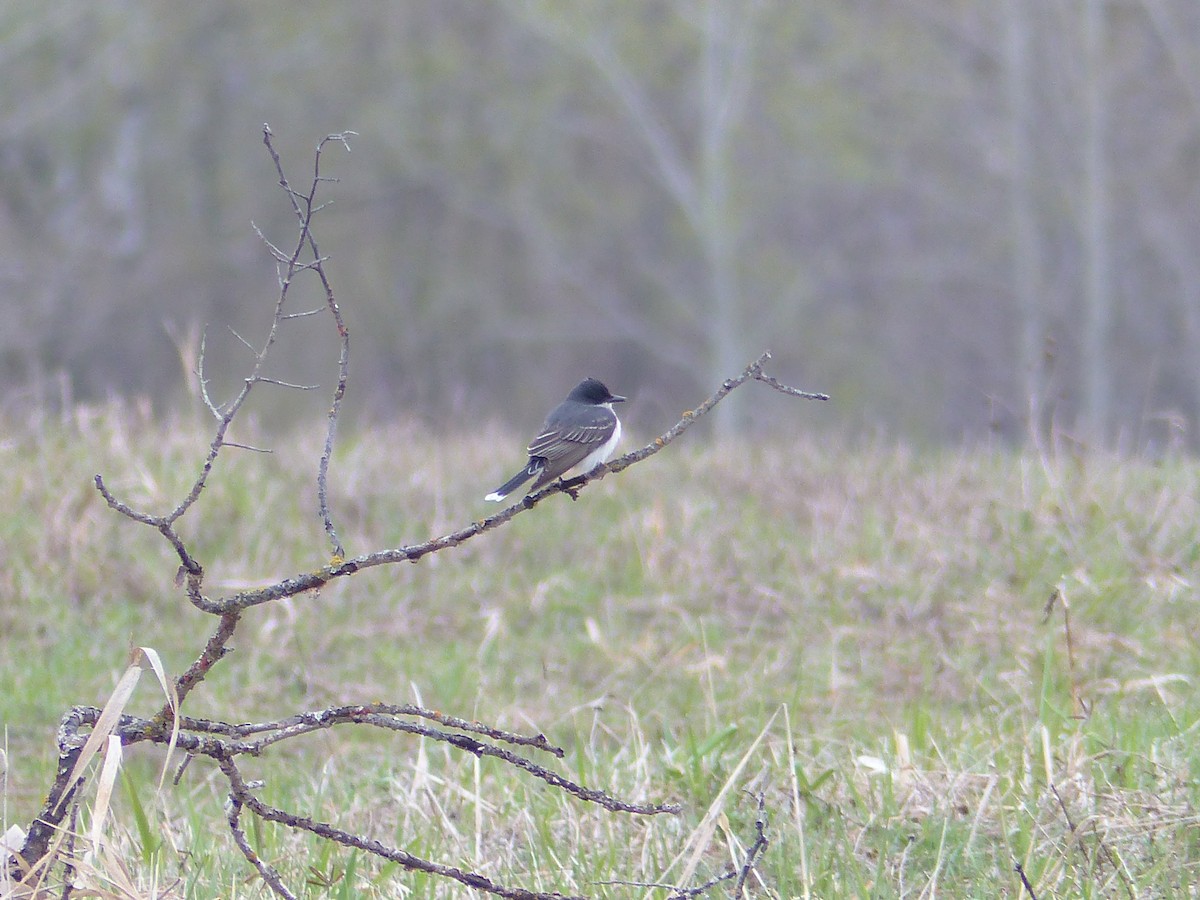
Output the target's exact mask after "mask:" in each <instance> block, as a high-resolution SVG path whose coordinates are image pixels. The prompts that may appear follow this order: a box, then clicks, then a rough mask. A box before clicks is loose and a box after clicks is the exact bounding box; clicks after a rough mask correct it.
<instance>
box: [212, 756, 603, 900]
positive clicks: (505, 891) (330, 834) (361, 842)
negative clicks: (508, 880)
mask: <svg viewBox="0 0 1200 900" xmlns="http://www.w3.org/2000/svg"><path fill="white" fill-rule="evenodd" d="M218 764H219V765H220V767H221V771H222V773H224V775H225V777H226V778H228V779H229V786H230V794H231V796H232V797H233V798H234V799H235V801H236V802H239V803H241V804H244V805H245V806H246V807H247V808H249V809H250V810H251V811H252V812H253V813H254V814H255V815H256V816H258V817H259V818H260V819H266V820H267V821H268V822H278V823H279V824H281V825H286V826H288V827H290V828H299V829H301V830H303V831H308V832H310V833H312V834H315V835H317V836H318V837H322V838H325V839H326V840H329V841H333V842H334V843H337V844H341V845H342V846H344V847H355V848H357V849H359V850H362V851H364V852H366V853H371V854H373V855H375V856H379V857H382V858H383V859H387V860H390V861H391V862H394V863H397V864H398V865H401V866H403V867H404V868H406V869H412V870H414V871H418V872H425V873H427V874H429V875H437V876H440V877H442V878H449V879H452V880H454V881H457V882H459V883H460V884H463V885H466V886H467V887H469V888H474V889H475V890H479V891H486V892H487V893H489V894H493V895H495V896H497V897H506V898H510V900H582V898H574V897H568V896H567V895H564V894H559V893H544V892H542V891H527V890H524V889H522V888H510V887H506V886H504V885H501V884H497V883H496V882H494V881H492V880H491V879H489V878H486V877H485V876H483V875H480V874H479V873H477V872H468V871H465V870H464V869H459V868H457V867H455V866H447V865H443V864H442V863H435V862H433V861H432V860H428V859H423V858H422V857H420V856H414V855H413V854H411V853H409V852H407V851H405V850H401V849H399V848H398V847H388V846H387V845H385V844H382V843H380V842H379V841H375V840H371V839H368V838H364V837H361V836H359V835H357V834H351V833H350V832H348V831H343V830H342V829H340V828H336V827H334V826H333V825H330V824H328V823H326V822H318V821H317V820H316V819H310V818H309V817H307V816H297V815H293V814H292V813H288V812H284V811H283V810H281V809H276V808H275V807H273V806H269V805H268V804H266V803H263V802H262V801H261V800H259V799H258V798H257V797H256V796H255V795H254V794H253V793H252V792H251V791H250V789H249V787H248V786H247V785H246V782H245V781H244V780H243V779H242V774H241V772H240V771H238V768H237V766H236V765H235V764H234V762H233V760H232V759H223V760H219V761H218ZM251 852H253V851H251ZM260 871H261V869H260ZM273 887H274V886H273ZM277 893H278V891H277ZM281 896H284V895H283V894H281ZM288 896H290V895H288Z"/></svg>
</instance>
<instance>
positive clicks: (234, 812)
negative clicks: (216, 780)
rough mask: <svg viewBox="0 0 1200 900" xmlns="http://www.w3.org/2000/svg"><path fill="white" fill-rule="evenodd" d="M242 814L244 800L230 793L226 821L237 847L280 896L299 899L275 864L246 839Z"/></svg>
mask: <svg viewBox="0 0 1200 900" xmlns="http://www.w3.org/2000/svg"><path fill="white" fill-rule="evenodd" d="M241 815H242V801H241V800H239V799H238V797H237V796H236V795H234V794H230V795H229V812H228V815H227V816H226V821H227V822H228V823H229V830H230V831H231V832H232V833H233V842H234V843H235V844H237V848H238V849H239V850H241V851H242V856H244V857H246V859H248V860H249V861H250V864H251V865H253V866H254V868H256V869H258V874H259V875H261V876H262V879H263V881H265V882H266V883H267V886H268V887H270V888H271V890H273V891H274V892H275V893H276V894H278V895H279V896H280V897H286V898H287V900H297V898H296V895H295V894H293V893H292V892H291V891H289V890H288V889H287V888H286V887H285V886H284V883H283V878H282V877H281V876H280V874H279V872H278V870H276V869H275V867H274V866H271V865H269V864H268V863H266V862H265V861H263V859H262V858H261V857H259V855H258V854H257V853H255V852H254V848H253V847H251V846H250V841H248V840H247V839H246V832H244V831H243V830H242V825H241V822H240V821H239V820H240V818H241Z"/></svg>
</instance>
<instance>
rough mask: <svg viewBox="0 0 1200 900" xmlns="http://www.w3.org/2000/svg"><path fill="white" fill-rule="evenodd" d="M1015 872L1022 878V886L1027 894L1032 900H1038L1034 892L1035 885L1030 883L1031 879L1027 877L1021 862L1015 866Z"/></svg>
mask: <svg viewBox="0 0 1200 900" xmlns="http://www.w3.org/2000/svg"><path fill="white" fill-rule="evenodd" d="M1013 871H1015V872H1016V873H1017V875H1019V876H1020V878H1021V884H1022V885H1023V886H1024V888H1025V890H1026V892H1027V893H1028V894H1029V898H1030V900H1038V895H1037V894H1036V893H1035V892H1034V890H1033V885H1032V884H1030V883H1029V879H1028V878H1026V877H1025V868H1024V867H1023V866H1022V865H1021V863H1020V862H1016V863H1014V864H1013Z"/></svg>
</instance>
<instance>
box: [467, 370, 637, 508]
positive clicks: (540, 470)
mask: <svg viewBox="0 0 1200 900" xmlns="http://www.w3.org/2000/svg"><path fill="white" fill-rule="evenodd" d="M625 399H626V398H624V397H622V396H620V395H619V394H614V393H613V392H612V391H610V390H609V389H608V388H607V387H605V386H604V384H603V382H600V381H597V380H596V379H595V378H585V379H584V380H583V381H581V382H579V384H578V385H576V386H575V388H574V389H573V390H572V391H571V393H569V394H567V399H566V400H564V401H563V402H562V403H560V404H558V406H556V407H554V409H552V410H551V411H550V415H548V416H546V421H545V423H544V424H543V425H542V430H541V431H540V432H539V433H538V436H537V437H535V438H534V439H533V440H532V441H530V442H529V448H528V452H529V462H528V463H527V464H526V466H525V468H523V469H522V470H521V471H520V472H518V473H517V474H516V475H514V476H513V477H512V478H510V479H509V480H508V481H506V482H504V484H502V485H500V487H498V488H496V489H495V490H494V491H492V492H491V493H490V494H488V495H487V496H486V497H484V499H485V500H494V501H495V502H497V503H499V502H500V501H501V500H503V499H504V498H505V497H507V496H508V495H509V494H511V493H512V492H513V491H515V490H516V489H517V488H519V487H520V486H521V485H523V484H524V483H525V482H527V481H528V480H529V479H531V478H536V479H537V480H536V481H534V483H533V485H532V486H531V487H530V488H529V492H533V491H536V490H537V489H538V488H541V487H545V486H546V485H547V484H549V483H550V482H551V481H553V480H554V479H555V478H558V477H559V476H560V475H565V474H567V473H568V472H570V471H571V470H573V469H578V470H579V472H580V474H583V475H586V474H587V473H589V472H591V471H593V470H594V469H596V468H597V467H598V466H600V465H601V464H602V463H603V462H604V461H605V460H607V459H608V458H609V456H611V455H612V452H613V450H615V449H616V447H617V442H618V441H620V440H621V420H620V419H618V418H617V414H616V413H615V412H613V404H614V403H624V402H625Z"/></svg>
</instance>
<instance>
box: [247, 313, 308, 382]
mask: <svg viewBox="0 0 1200 900" xmlns="http://www.w3.org/2000/svg"><path fill="white" fill-rule="evenodd" d="M284 318H285V319H286V318H288V317H287V316H284ZM258 380H259V382H260V383H262V384H274V385H278V386H279V387H285V388H294V389H295V390H297V391H315V390H316V389H317V388H319V387H320V385H319V384H295V383H294V382H291V381H280V380H279V379H278V378H267V377H266V376H265V375H264V376H262V377H261V378H259V379H258Z"/></svg>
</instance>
